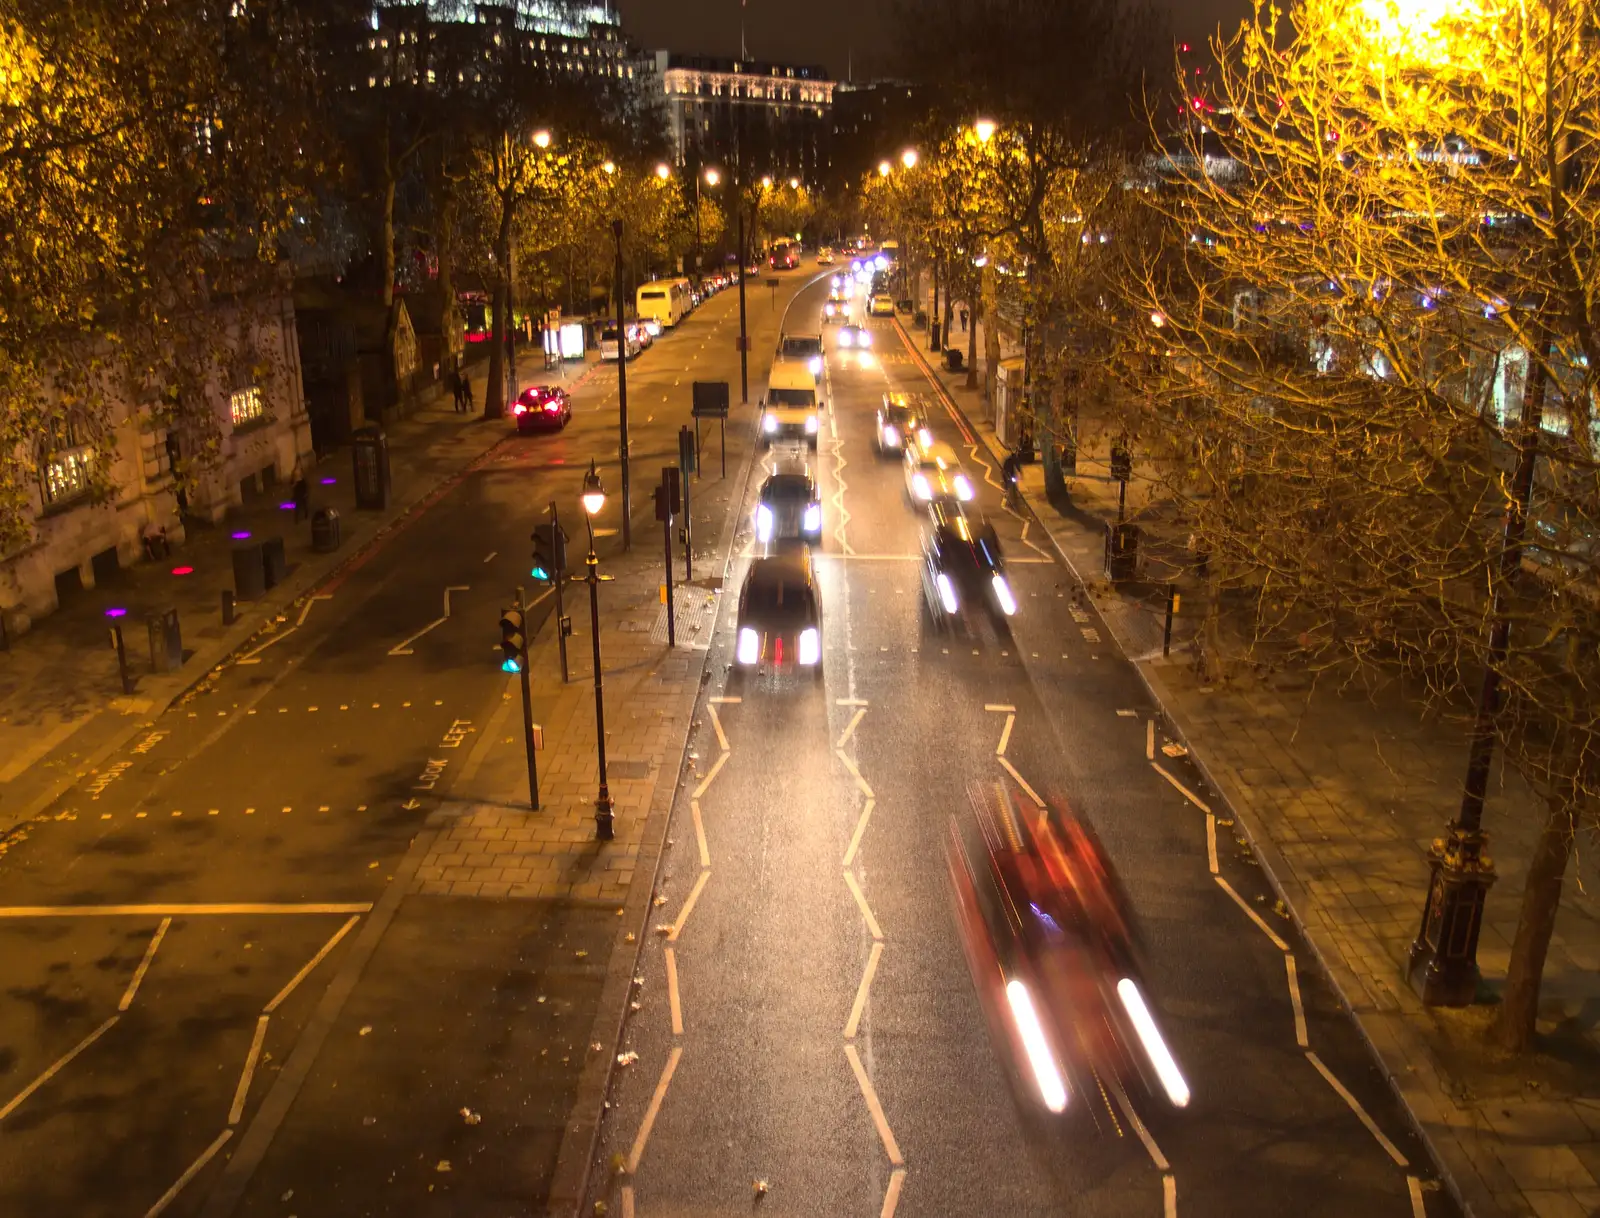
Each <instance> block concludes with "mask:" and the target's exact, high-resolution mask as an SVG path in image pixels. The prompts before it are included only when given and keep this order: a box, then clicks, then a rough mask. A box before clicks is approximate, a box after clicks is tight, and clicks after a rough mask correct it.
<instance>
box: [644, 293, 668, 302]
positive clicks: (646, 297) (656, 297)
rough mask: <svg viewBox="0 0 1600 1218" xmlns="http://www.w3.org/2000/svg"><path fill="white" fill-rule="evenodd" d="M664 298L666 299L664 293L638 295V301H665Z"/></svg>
mask: <svg viewBox="0 0 1600 1218" xmlns="http://www.w3.org/2000/svg"><path fill="white" fill-rule="evenodd" d="M666 298H667V294H666V293H665V292H640V293H639V299H640V300H665V299H666Z"/></svg>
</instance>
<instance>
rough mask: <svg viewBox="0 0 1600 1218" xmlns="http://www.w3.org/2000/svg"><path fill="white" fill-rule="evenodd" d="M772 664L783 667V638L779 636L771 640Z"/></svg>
mask: <svg viewBox="0 0 1600 1218" xmlns="http://www.w3.org/2000/svg"><path fill="white" fill-rule="evenodd" d="M772 666H773V667H774V668H782V667H783V638H782V637H781V636H780V637H778V638H775V639H773V640H772Z"/></svg>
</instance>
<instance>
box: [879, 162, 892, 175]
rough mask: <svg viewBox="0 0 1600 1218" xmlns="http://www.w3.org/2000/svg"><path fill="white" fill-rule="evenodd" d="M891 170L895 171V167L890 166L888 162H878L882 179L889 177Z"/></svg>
mask: <svg viewBox="0 0 1600 1218" xmlns="http://www.w3.org/2000/svg"><path fill="white" fill-rule="evenodd" d="M891 169H893V166H892V165H890V164H889V162H888V161H879V162H878V176H879V177H880V178H886V177H888V176H889V172H890V170H891Z"/></svg>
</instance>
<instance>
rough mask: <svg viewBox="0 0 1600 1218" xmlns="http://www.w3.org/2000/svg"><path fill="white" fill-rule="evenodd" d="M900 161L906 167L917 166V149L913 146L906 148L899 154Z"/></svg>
mask: <svg viewBox="0 0 1600 1218" xmlns="http://www.w3.org/2000/svg"><path fill="white" fill-rule="evenodd" d="M900 163H901V164H902V165H904V166H905V167H906V168H907V169H915V168H916V167H917V150H916V149H915V148H907V149H906V150H905V151H904V152H902V153H901V154H900Z"/></svg>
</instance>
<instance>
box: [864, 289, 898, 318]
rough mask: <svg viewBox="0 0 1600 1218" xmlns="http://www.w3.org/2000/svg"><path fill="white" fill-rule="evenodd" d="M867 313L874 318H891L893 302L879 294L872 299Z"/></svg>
mask: <svg viewBox="0 0 1600 1218" xmlns="http://www.w3.org/2000/svg"><path fill="white" fill-rule="evenodd" d="M867 312H868V313H870V314H872V316H874V317H893V316H894V301H893V300H891V299H889V297H887V296H885V295H884V294H883V293H881V292H880V293H878V295H876V296H874V297H873V298H872V304H871V305H870V306H869V307H868V309H867Z"/></svg>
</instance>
